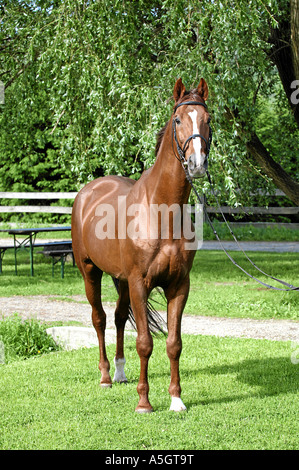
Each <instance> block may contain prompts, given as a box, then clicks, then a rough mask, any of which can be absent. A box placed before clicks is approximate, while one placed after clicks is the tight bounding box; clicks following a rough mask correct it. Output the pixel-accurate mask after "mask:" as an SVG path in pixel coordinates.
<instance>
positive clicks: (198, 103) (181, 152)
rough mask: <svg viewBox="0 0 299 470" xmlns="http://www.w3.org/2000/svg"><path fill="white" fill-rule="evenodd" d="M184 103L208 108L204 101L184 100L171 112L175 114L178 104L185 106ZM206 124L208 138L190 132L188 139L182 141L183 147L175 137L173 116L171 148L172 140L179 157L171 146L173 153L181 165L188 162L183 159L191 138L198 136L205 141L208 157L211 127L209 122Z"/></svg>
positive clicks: (207, 156) (211, 135) (207, 155)
mask: <svg viewBox="0 0 299 470" xmlns="http://www.w3.org/2000/svg"><path fill="white" fill-rule="evenodd" d="M185 105H193V106H203V107H204V108H206V109H207V108H208V107H207V105H206V104H205V103H201V102H200V101H184V102H183V103H179V104H177V105H176V107H175V108H174V111H173V113H174V114H175V112H176V110H177V109H178V108H179V107H180V106H185ZM208 126H209V130H210V131H209V138H208V140H207V139H206V138H205V137H204V136H203V135H201V134H192V135H190V137H188V139H187V140H186V142H185V143H184V145H183V148H181V146H180V144H179V141H178V138H177V132H176V121H175V117H174V118H173V121H172V131H173V139H172V148H173V140H174V141H175V143H176V150H177V153H178V155H179V157H178V156H177V154H176V152H175V150H174V148H173V153H174V155H175V157H176V158H177V160H179V161H180V162H181V163H182V165H183V166H186V165H188V162H187V161H186V159H185V154H186V151H187V148H188V146H189V143H190V141H191V140H193V139H197V138H198V137H199V138H200V139H202V140H203V141H204V142H205V143H206V148H207V154H206V158H207V159H208V158H209V154H210V148H211V144H212V138H213V134H212V129H211V126H210V124H208Z"/></svg>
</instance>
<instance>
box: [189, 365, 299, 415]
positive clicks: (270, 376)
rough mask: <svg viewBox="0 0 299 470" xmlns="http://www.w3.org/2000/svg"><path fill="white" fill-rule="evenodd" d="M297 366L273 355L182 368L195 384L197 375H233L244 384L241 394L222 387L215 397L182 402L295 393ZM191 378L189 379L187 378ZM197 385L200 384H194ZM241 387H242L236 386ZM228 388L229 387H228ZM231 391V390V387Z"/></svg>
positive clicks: (190, 403) (298, 382) (192, 403)
mask: <svg viewBox="0 0 299 470" xmlns="http://www.w3.org/2000/svg"><path fill="white" fill-rule="evenodd" d="M298 370H299V366H298V365H294V364H292V362H291V358H286V357H273V358H267V359H252V360H250V359H249V360H243V361H240V362H236V363H234V364H225V365H221V366H216V367H213V366H212V367H206V368H204V369H199V370H198V371H194V370H192V371H191V370H189V371H188V370H182V376H183V374H186V375H187V376H189V377H191V376H193V377H194V378H195V377H197V378H198V381H197V383H198V384H200V382H201V380H200V376H201V375H202V374H204V375H206V376H211V375H213V376H215V377H216V376H218V380H219V377H220V379H221V376H223V379H225V377H227V376H228V375H231V376H234V380H236V381H237V382H238V383H240V384H245V385H247V386H248V389H247V391H244V393H238V391H237V390H236V394H234V393H232V394H230V393H226V391H225V387H224V388H223V390H221V385H220V390H219V395H220V393H221V394H222V396H221V397H220V396H218V397H217V396H215V395H217V394H214V396H213V394H211V396H210V397H207V398H200V397H199V398H198V400H191V401H189V403H188V402H187V401H186V405H189V406H192V405H198V404H203V405H208V404H213V403H216V404H217V403H229V402H234V401H241V400H247V399H248V398H250V397H251V398H256V397H259V398H266V397H272V396H278V395H283V394H289V393H291V394H292V393H293V394H295V393H298V390H299V374H298ZM191 380H192V379H191ZM198 387H200V385H198ZM240 388H241V389H244V388H243V387H240ZM230 389H231V388H230ZM232 391H233V390H232ZM200 392H201V391H200V389H198V390H197V393H196V395H197V396H199V395H200Z"/></svg>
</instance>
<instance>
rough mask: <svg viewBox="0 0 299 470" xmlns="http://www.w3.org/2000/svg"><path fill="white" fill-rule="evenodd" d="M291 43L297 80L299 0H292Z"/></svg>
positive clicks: (298, 70) (298, 66) (298, 65)
mask: <svg viewBox="0 0 299 470" xmlns="http://www.w3.org/2000/svg"><path fill="white" fill-rule="evenodd" d="M291 45H292V54H293V66H294V72H295V77H296V80H299V0H291Z"/></svg>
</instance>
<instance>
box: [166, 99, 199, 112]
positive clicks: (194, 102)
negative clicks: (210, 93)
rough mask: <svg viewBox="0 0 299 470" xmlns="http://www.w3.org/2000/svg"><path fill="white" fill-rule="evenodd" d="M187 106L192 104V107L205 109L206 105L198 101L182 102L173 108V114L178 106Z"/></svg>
mask: <svg viewBox="0 0 299 470" xmlns="http://www.w3.org/2000/svg"><path fill="white" fill-rule="evenodd" d="M188 104H193V105H198V106H203V107H204V108H206V109H207V105H206V104H205V103H201V102H200V101H183V103H180V104H177V105H176V107H175V108H174V110H173V112H174V113H175V112H176V110H177V109H178V108H179V107H180V106H184V105H188Z"/></svg>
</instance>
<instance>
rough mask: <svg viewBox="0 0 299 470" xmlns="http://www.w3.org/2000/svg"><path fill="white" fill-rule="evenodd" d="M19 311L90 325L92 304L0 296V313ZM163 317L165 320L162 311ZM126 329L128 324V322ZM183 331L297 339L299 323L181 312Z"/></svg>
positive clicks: (110, 313)
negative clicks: (205, 315) (194, 314)
mask: <svg viewBox="0 0 299 470" xmlns="http://www.w3.org/2000/svg"><path fill="white" fill-rule="evenodd" d="M104 308H105V311H106V314H107V328H108V329H114V304H113V303H105V304H104ZM13 313H19V314H20V315H21V316H22V317H23V318H36V319H38V320H41V321H45V322H53V321H63V322H67V321H77V322H80V323H81V324H82V325H84V326H89V327H90V326H92V323H91V307H90V305H89V304H88V303H87V302H86V298H85V297H83V296H72V297H69V298H68V301H66V300H65V297H64V300H61V299H59V297H57V296H43V295H37V296H31V297H23V296H13V297H0V314H2V315H4V316H9V315H12V314H13ZM162 316H164V319H166V314H165V312H162ZM127 328H128V330H130V329H131V326H130V325H129V324H128V327H127ZM182 332H183V333H188V334H195V335H212V336H221V337H225V336H229V337H240V338H255V339H270V340H273V341H294V342H299V322H296V321H289V320H251V319H245V318H242V319H238V318H217V317H203V316H200V317H198V316H191V315H188V314H185V315H183V320H182Z"/></svg>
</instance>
